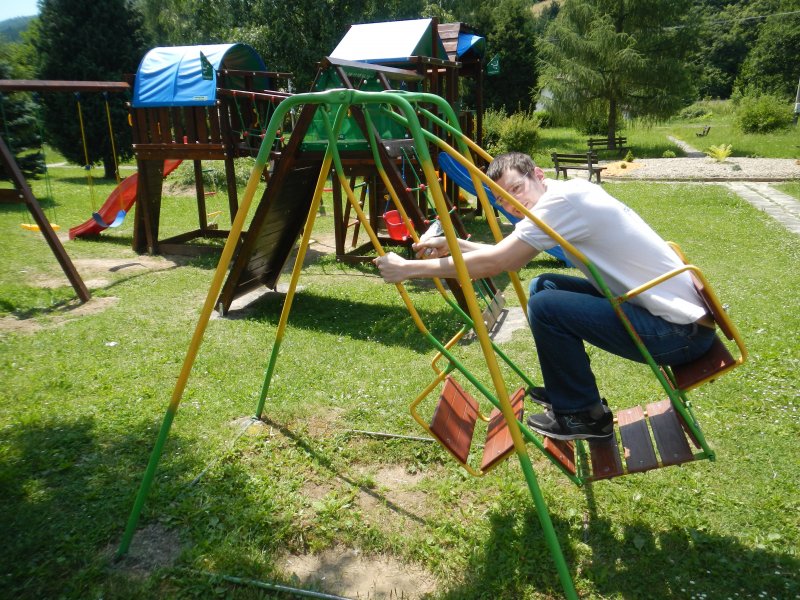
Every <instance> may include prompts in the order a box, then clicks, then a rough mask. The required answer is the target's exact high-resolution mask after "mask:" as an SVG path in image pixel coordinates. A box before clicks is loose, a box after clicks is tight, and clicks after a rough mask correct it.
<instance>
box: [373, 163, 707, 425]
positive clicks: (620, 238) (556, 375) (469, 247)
mask: <svg viewBox="0 0 800 600" xmlns="http://www.w3.org/2000/svg"><path fill="white" fill-rule="evenodd" d="M486 174H487V176H488V177H489V178H491V179H492V180H493V181H495V182H497V184H498V185H499V186H500V187H502V188H503V189H504V190H506V191H507V192H508V193H509V194H510V195H511V196H513V197H514V198H515V199H516V200H517V201H518V202H519V203H520V204H521V205H523V206H524V207H525V208H526V209H527V210H529V211H530V212H531V213H532V214H534V215H535V216H536V217H538V218H539V219H541V220H542V221H543V222H544V223H545V224H546V225H548V226H549V227H551V228H552V229H553V230H554V231H556V232H558V234H559V235H561V236H562V237H563V238H564V239H566V240H567V241H568V242H570V243H571V244H572V245H573V246H574V247H575V248H577V249H578V250H580V251H581V252H582V253H583V254H584V255H585V256H586V257H587V258H588V260H589V261H591V262H592V263H593V264H594V265H595V267H596V268H597V269H598V271H599V272H600V274H601V276H602V278H603V280H604V281H605V282H606V284H607V285H608V287H609V289H610V290H611V292H612V294H614V295H620V294H623V293H625V292H627V291H628V290H631V289H633V288H635V287H637V286H639V285H641V284H643V283H645V282H647V281H650V280H652V279H654V278H656V277H658V276H660V275H663V274H664V273H666V272H668V271H670V270H672V269H674V268H677V267H679V266H681V265H682V263H681V261H680V259H679V258H678V256H677V255H676V254H675V252H674V251H673V250H672V249H671V248H670V247H669V245H668V244H667V243H666V242H665V241H664V240H663V239H661V237H659V236H658V234H656V233H655V232H654V231H653V230H652V229H651V228H650V227H649V226H648V225H647V224H646V223H645V222H644V221H643V220H642V219H641V218H640V217H639V216H638V215H637V214H636V213H635V212H634V211H632V210H631V209H630V208H628V207H627V206H625V205H624V204H622V203H621V202H619V201H618V200H616V199H615V198H613V197H612V196H610V195H609V194H607V193H606V192H605V190H603V189H602V188H601V187H600V186H599V185H595V184H592V183H589V182H588V181H583V180H577V179H572V180H569V181H553V180H549V179H545V178H544V172H543V171H542V170H541V169H540V168H539V167H537V166H536V165H535V164H534V162H533V161H532V160H531V158H530V157H529V156H527V155H525V154H522V153H518V152H511V153H508V154H502V155H500V156H498V157H496V158H495V159H494V161H493V162H492V163H491V165H489V169H488V170H487V173H486ZM498 201H500V202H501V203H502V206H503V208H504V209H506V210H507V211H509V212H510V213H511V214H514V215H515V216H518V217H523V215H522V213H520V211H518V210H517V209H516V208H515V207H513V206H512V205H511V204H510V203H508V202H505V201H503V200H502V199H501V198H498ZM458 244H459V248H460V249H461V251H462V252H463V253H464V262H465V264H466V267H467V270H468V272H469V274H470V277H472V278H473V279H479V278H483V277H491V276H493V275H497V274H499V273H501V272H503V271H516V270H518V269H520V268H521V267H523V266H525V265H526V264H527V263H528V262H529V261H530V260H531V259H532V258H533V257H535V256H536V255H537V254H538V253H539V252H541V251H544V250H547V249H548V248H552V247H553V246H555V245H556V242H555V241H554V240H553V239H551V238H550V237H549V236H548V235H547V234H545V233H544V231H542V230H541V229H540V228H539V227H537V226H536V225H535V224H534V223H533V221H531V220H530V219H527V218H522V219H521V220H520V221H519V222H518V223H517V224H516V226H515V229H514V231H513V232H512V233H511V234H510V235H509V236H508V237H506V238H505V239H503V240H501V241H500V242H498V243H497V244H494V245H488V244H479V243H476V242H470V241H467V240H459V242H458ZM414 249H415V250H416V251H417V256H418V257H422V256H425V257H426V258H430V259H434V260H404V259H402V258H401V257H399V256H397V255H396V254H394V253H389V254H387V255H385V256H382V257H379V258H377V259H375V260H374V261H373V262H374V263H375V265H376V266H377V267H378V269H379V270H380V273H381V276H382V277H383V278H384V280H386V281H387V282H389V283H395V282H399V281H403V280H405V279H413V278H431V277H439V278H452V277H455V276H456V271H455V268H454V265H453V260H452V258H450V257H447V256H446V255H447V254H448V250H447V244H446V241H445V240H444V238H441V237H439V238H433V239H431V240H428V241H426V242H421V243H419V244H415V246H414ZM568 257H569V259H570V260H571V261H572V262H573V263H574V264H575V265H577V268H578V269H580V270H581V271H582V272H583V274H584V275H585V276H586V277H588V279H585V278H582V277H572V276H568V275H561V274H549V273H548V274H543V275H539V276H538V277H536V278H534V280H533V281H532V282H531V285H530V299H529V301H528V319H529V322H530V327H531V331H532V333H533V338H534V341H535V343H536V351H537V355H538V358H539V364H540V367H541V371H542V378H543V379H544V390H543V391H540V392H539V396H540V397H539V400H544V403H546V404H549V406H550V408H549V409H548V410H546V411H545V412H544V413H541V414H533V415H531V416H529V417H528V426H529V427H530V428H531V429H533V430H534V431H537V432H538V433H541V434H542V435H546V436H549V437H552V438H556V439H561V440H573V439H591V438H600V439H602V438H608V437H610V436H611V435H613V415H612V413H611V411H610V410H609V409H608V407H607V406H605V401H604V400H603V399H602V398H601V397H600V392H599V391H598V388H597V383H596V382H595V378H594V374H593V373H592V370H591V367H590V364H589V357H588V355H587V354H586V351H585V348H584V341H586V342H588V343H590V344H592V345H594V346H597V347H599V348H602V349H604V350H606V351H608V352H612V353H614V354H617V355H619V356H622V357H625V358H628V359H630V360H634V361H638V362H644V359H643V358H642V356H641V353H640V352H639V350H638V349H637V347H636V345H635V343H634V342H633V340H632V339H631V337H630V335H629V334H628V332H627V331H626V330H625V328H624V326H623V324H622V322H621V321H620V320H619V318H618V317H617V315H616V313H615V312H614V310H613V308H612V306H611V303H610V302H608V300H607V299H606V298H605V297H604V296H603V295H602V294H601V292H600V291H599V290H598V287H597V285H596V284H595V283H594V281H593V279H591V275H590V274H589V271H588V269H587V268H586V267H585V266H584V265H583V264H582V263H581V262H580V261H578V260H577V258H575V257H573V256H571V255H568ZM622 310H623V311H624V313H625V314H626V316H627V317H628V319H630V321H631V323H632V324H633V326H634V328H635V330H636V331H637V332H638V334H639V336H640V338H641V340H642V342H643V343H644V344H645V346H646V347H647V349H648V351H649V352H650V354H651V355H652V356H653V358H654V360H655V361H656V362H657V363H659V364H666V365H676V364H681V363H684V362H689V361H692V360H694V359H696V358H698V357H699V356H702V355H703V354H705V352H707V351H708V349H709V348H710V346H711V343H712V342H713V341H714V335H715V334H714V323H713V321H712V320H711V319H710V318H709V317H708V315H707V314H706V309H705V307H704V305H703V302H702V300H701V299H700V297H699V295H698V294H697V292H696V291H695V289H694V286H693V285H692V281H691V278H690V276H689V275H688V274H687V273H682V274H681V275H678V276H677V277H673V278H671V279H668V280H667V281H665V282H664V283H662V284H660V285H658V286H656V287H654V288H651V289H650V290H648V291H646V292H643V293H642V294H640V295H638V296H636V297H635V298H633V299H631V300H630V301H628V302H626V303H624V304H623V305H622Z"/></svg>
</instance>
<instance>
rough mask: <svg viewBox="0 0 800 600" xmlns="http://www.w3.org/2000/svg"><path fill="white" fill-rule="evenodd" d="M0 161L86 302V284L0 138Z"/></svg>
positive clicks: (79, 295)
mask: <svg viewBox="0 0 800 600" xmlns="http://www.w3.org/2000/svg"><path fill="white" fill-rule="evenodd" d="M0 160H2V162H3V165H4V166H5V168H6V172H7V173H8V174H9V175H10V176H11V180H12V181H13V182H14V187H16V189H17V192H18V193H19V197H20V199H21V200H22V201H24V202H25V204H26V205H27V207H28V210H29V211H30V213H31V215H32V216H33V218H34V220H35V221H36V224H37V225H38V226H39V231H41V232H42V235H43V236H44V239H45V240H47V244H48V245H49V246H50V250H52V251H53V254H54V255H55V257H56V259H57V260H58V263H59V264H60V265H61V269H62V270H63V271H64V275H66V276H67V279H69V282H70V283H71V284H72V288H73V289H74V290H75V293H76V294H77V295H78V298H80V299H81V302H88V301H89V299H90V298H91V294H90V293H89V290H88V289H87V288H86V284H85V283H84V282H83V279H81V276H80V275H79V274H78V270H77V269H76V268H75V265H73V264H72V261H71V260H70V258H69V255H68V254H67V252H66V250H64V246H63V245H62V244H61V242H60V241H59V239H58V236H57V235H56V232H55V231H53V228H52V227H51V226H50V222H49V221H48V220H47V217H46V216H45V214H44V212H42V207H41V206H40V205H39V202H38V201H37V200H36V196H34V195H33V190H31V188H30V186H29V185H28V182H27V181H25V176H24V175H23V174H22V171H21V170H20V168H19V165H18V164H17V161H16V159H15V158H14V155H13V154H12V153H11V150H9V148H8V146H6V143H5V141H4V140H3V138H2V137H0Z"/></svg>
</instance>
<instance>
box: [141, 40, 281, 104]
mask: <svg viewBox="0 0 800 600" xmlns="http://www.w3.org/2000/svg"><path fill="white" fill-rule="evenodd" d="M220 69H232V70H240V71H266V69H267V67H266V66H265V65H264V61H263V60H262V59H261V57H260V56H259V55H258V52H256V51H255V49H254V48H253V47H252V46H248V45H247V44H207V45H202V46H172V47H166V48H153V49H152V50H150V51H149V52H148V53H147V54H145V56H144V58H143V59H142V62H141V63H140V64H139V70H138V71H136V81H135V82H134V86H133V102H132V105H133V107H134V108H147V107H153V106H211V105H213V104H214V103H215V102H216V99H217V71H218V70H220ZM235 81H236V79H235V78H234V82H235ZM240 83H241V84H243V83H244V81H243V80H242V81H241V82H240ZM262 83H263V84H264V87H266V81H264V82H262ZM238 87H243V85H240V86H238Z"/></svg>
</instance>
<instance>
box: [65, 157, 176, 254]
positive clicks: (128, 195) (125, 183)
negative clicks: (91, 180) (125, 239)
mask: <svg viewBox="0 0 800 600" xmlns="http://www.w3.org/2000/svg"><path fill="white" fill-rule="evenodd" d="M181 162H182V161H180V160H165V161H164V177H166V176H167V175H169V174H170V173H172V172H173V171H174V170H175V169H177V168H178V165H180V164H181ZM138 183H139V173H134V174H133V175H129V176H128V177H126V178H125V179H123V180H122V182H121V183H120V184H119V185H118V186H117V187H115V188H114V191H113V192H111V194H110V195H109V196H108V199H107V200H106V201H105V203H104V204H103V206H101V207H100V210H98V211H97V214H98V215H100V217H101V218H102V219H103V221H105V222H106V223H112V222H113V221H114V219H115V218H116V217H117V213H119V211H121V210H124V211H125V212H127V211H129V210H130V208H131V207H132V206H133V203H134V202H136V188H137V185H138ZM104 229H106V228H105V227H103V226H102V225H101V224H100V223H98V222H97V221H95V220H94V218H91V219H89V220H88V221H86V222H85V223H83V224H81V225H77V226H75V227H72V228H71V229H70V230H69V239H71V240H72V239H74V238H76V237H81V236H83V235H97V234H98V233H100V232H101V231H103V230H104Z"/></svg>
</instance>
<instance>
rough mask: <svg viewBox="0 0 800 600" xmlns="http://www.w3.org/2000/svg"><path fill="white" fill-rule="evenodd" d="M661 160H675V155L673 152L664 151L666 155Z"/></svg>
mask: <svg viewBox="0 0 800 600" xmlns="http://www.w3.org/2000/svg"><path fill="white" fill-rule="evenodd" d="M661 158H675V153H674V152H673V151H672V150H664V154H662V155H661Z"/></svg>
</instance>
